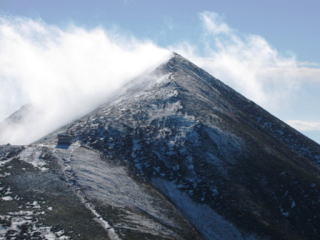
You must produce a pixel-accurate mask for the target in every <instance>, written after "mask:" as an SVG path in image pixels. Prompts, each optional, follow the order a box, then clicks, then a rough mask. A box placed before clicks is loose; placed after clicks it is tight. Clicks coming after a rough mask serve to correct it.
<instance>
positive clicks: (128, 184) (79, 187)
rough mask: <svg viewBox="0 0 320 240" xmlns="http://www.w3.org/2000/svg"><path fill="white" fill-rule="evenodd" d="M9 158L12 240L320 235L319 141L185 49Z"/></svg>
mask: <svg viewBox="0 0 320 240" xmlns="http://www.w3.org/2000/svg"><path fill="white" fill-rule="evenodd" d="M0 159H2V160H1V162H0V164H1V165H0V170H1V184H2V185H3V186H0V187H1V197H2V200H1V205H0V224H1V226H2V227H0V237H1V236H6V237H7V238H8V239H19V238H17V236H24V235H23V234H25V236H27V237H25V238H20V239H32V236H39V238H38V239H46V234H47V235H48V234H49V235H50V234H51V235H52V236H54V237H55V238H56V239H130V240H131V239H209V240H211V239H212V240H214V239H228V240H229V239H230V240H233V239H235V240H238V239H290V240H294V239H297V240H298V239H318V236H319V231H320V219H319V218H320V198H319V196H320V188H319V187H320V178H319V176H320V175H319V173H320V171H319V165H320V146H319V145H318V144H316V143H315V142H313V141H312V140H310V139H308V138H306V137H305V136H303V135H302V134H300V133H299V132H297V131H296V130H294V129H292V128H291V127H289V126H288V125H286V124H285V123H283V122H281V121H280V120H278V119H276V118H275V117H273V116H272V115H270V114H269V113H267V112H266V111H264V110H263V109H262V108H260V107H259V106H257V105H256V104H254V103H253V102H251V101H249V100H248V99H246V98H244V97H243V96H241V95H240V94H238V93H237V92H235V91H234V90H232V89H231V88H229V87H227V86H226V85H224V84H223V83H222V82H220V81H219V80H217V79H215V78H213V77H212V76H210V75H209V74H208V73H206V72H205V71H203V70H201V69H200V68H198V67H197V66H195V65H194V64H192V63H190V62H189V61H187V60H186V59H184V58H183V57H181V56H179V55H177V54H174V55H173V57H172V58H171V59H170V60H169V61H168V62H166V63H164V64H163V65H161V66H160V67H158V68H157V69H156V70H155V71H154V72H152V73H149V74H145V75H144V76H141V77H139V78H137V79H134V80H132V81H131V82H130V84H129V85H128V86H126V90H125V91H124V92H123V93H122V94H121V95H120V96H119V97H118V98H116V100H114V101H111V102H109V103H107V104H105V105H103V106H101V107H100V108H98V109H96V110H95V111H93V112H91V113H90V114H88V115H87V116H85V117H83V118H81V119H79V120H77V121H75V122H73V123H71V124H69V125H67V126H65V127H63V128H61V129H59V130H57V131H56V132H55V133H52V134H50V135H48V136H46V137H45V138H43V139H41V140H39V141H38V142H37V143H35V144H32V145H30V146H23V147H15V146H2V147H1V148H0ZM34 202H36V203H35V204H34ZM28 211H29V212H28ZM19 214H20V215H19ZM17 222H18V223H17ZM19 224H20V225H19ZM33 229H35V230H33ZM1 234H2V235H1ZM10 234H11V235H12V236H13V238H10V236H11V235H10ZM49 235H48V236H49Z"/></svg>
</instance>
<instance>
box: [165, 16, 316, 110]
mask: <svg viewBox="0 0 320 240" xmlns="http://www.w3.org/2000/svg"><path fill="white" fill-rule="evenodd" d="M200 19H201V21H202V23H203V26H204V35H203V36H202V37H203V43H204V47H203V48H200V49H199V47H196V46H194V45H193V44H191V43H188V42H183V43H180V44H177V45H175V46H172V47H171V49H173V50H175V51H178V52H180V53H181V54H182V55H184V56H185V57H187V58H189V59H191V60H192V61H194V62H195V63H196V64H198V65H199V66H200V67H202V68H204V69H205V70H207V71H208V72H210V73H211V74H212V75H213V76H215V77H217V78H219V79H221V80H222V81H224V82H225V83H227V84H228V85H229V86H231V87H233V88H234V89H236V90H237V91H239V92H241V93H242V94H244V95H245V96H246V97H248V98H250V99H252V100H254V101H255V102H257V103H258V104H260V105H262V106H263V107H264V108H266V109H267V110H269V111H271V112H272V113H278V112H280V111H281V109H282V108H284V107H290V103H291V102H292V101H291V100H292V99H293V98H296V93H298V91H299V89H300V88H301V87H302V85H303V83H305V82H313V83H318V84H320V68H315V66H318V64H317V63H305V62H299V61H298V60H297V59H296V58H295V57H294V56H285V55H283V54H281V53H280V52H279V51H277V50H276V49H275V48H273V47H272V46H271V45H270V44H269V43H268V42H267V41H266V40H265V39H264V38H263V37H261V36H258V35H253V34H242V33H239V32H238V31H237V30H235V29H233V28H231V27H230V26H229V25H228V24H227V23H225V22H224V21H223V19H222V18H221V16H219V15H218V14H217V13H214V12H203V13H201V14H200ZM200 53H202V54H200ZM288 99H290V100H288Z"/></svg>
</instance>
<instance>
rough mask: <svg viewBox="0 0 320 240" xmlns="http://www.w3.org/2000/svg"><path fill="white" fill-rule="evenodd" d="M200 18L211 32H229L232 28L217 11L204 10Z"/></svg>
mask: <svg viewBox="0 0 320 240" xmlns="http://www.w3.org/2000/svg"><path fill="white" fill-rule="evenodd" d="M200 18H201V20H202V22H203V24H204V27H205V28H206V30H207V31H208V32H209V33H211V34H222V33H225V34H229V33H230V32H232V29H231V28H230V27H229V25H228V24H226V23H225V22H224V20H223V18H222V17H221V15H219V14H217V13H215V12H207V11H206V12H202V13H200Z"/></svg>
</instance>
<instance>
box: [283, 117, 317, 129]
mask: <svg viewBox="0 0 320 240" xmlns="http://www.w3.org/2000/svg"><path fill="white" fill-rule="evenodd" d="M287 123H288V124H289V125H291V126H292V127H294V128H296V129H297V130H299V131H304V132H310V131H320V121H319V122H312V121H302V120H289V121H287Z"/></svg>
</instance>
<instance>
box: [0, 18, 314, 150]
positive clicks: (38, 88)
mask: <svg viewBox="0 0 320 240" xmlns="http://www.w3.org/2000/svg"><path fill="white" fill-rule="evenodd" d="M199 17H200V20H201V22H202V25H203V30H204V32H203V35H202V36H200V39H202V41H203V45H201V46H200V45H195V44H192V43H190V42H189V41H188V40H187V39H186V41H185V42H182V43H178V44H176V45H174V46H170V47H168V48H169V49H170V50H173V51H177V52H179V53H181V54H182V55H184V56H185V57H187V58H189V59H190V60H191V61H194V62H195V63H196V64H198V65H199V66H200V67H203V68H204V69H205V70H207V71H208V72H210V73H211V74H212V75H214V76H215V77H217V78H219V79H221V80H223V81H224V82H226V83H227V84H228V85H230V86H231V87H233V88H235V89H236V90H238V91H239V92H241V93H242V94H244V95H245V96H247V97H248V98H250V99H252V100H254V101H256V102H257V103H258V104H260V105H262V106H263V107H264V108H266V109H267V110H269V111H271V112H272V113H277V112H278V113H279V112H281V110H282V109H283V108H285V107H288V106H289V107H290V105H291V104H292V102H293V101H292V100H293V99H294V98H296V96H298V93H299V90H301V88H303V85H304V83H306V82H308V83H311V84H320V67H319V64H318V63H312V62H300V61H298V60H297V59H296V57H295V56H288V55H283V54H281V53H280V52H279V51H278V50H277V49H275V48H274V47H272V46H271V45H270V44H269V43H268V42H267V40H266V39H264V38H263V37H261V36H258V35H253V34H243V33H240V32H238V31H237V30H236V29H234V28H232V27H231V26H229V25H228V24H227V23H226V22H225V20H224V18H223V17H221V16H220V15H219V14H217V13H214V12H202V13H200V14H199ZM169 23H170V22H169ZM177 27H178V26H174V28H177ZM169 28H170V27H169ZM168 56H169V51H168V50H166V49H164V48H162V47H159V46H157V45H155V44H154V43H152V42H151V41H142V40H139V39H137V38H135V37H132V36H128V35H124V34H122V33H121V32H119V31H117V30H113V31H108V30H105V29H103V28H95V29H91V30H87V29H83V28H80V27H76V26H69V27H68V28H64V29H62V28H59V27H57V26H52V25H48V24H46V23H43V22H41V21H35V20H31V19H26V18H23V19H22V18H17V17H12V18H8V17H6V18H4V17H2V18H1V17H0V82H1V88H0V102H1V104H0V120H1V119H4V118H5V117H6V116H8V115H9V114H10V113H12V112H13V111H15V110H17V109H18V108H19V107H21V106H22V105H24V104H26V103H31V104H33V106H34V111H32V112H33V114H31V115H30V116H29V117H28V118H26V120H25V122H24V123H23V124H22V125H19V127H17V126H15V127H14V128H6V131H5V133H2V135H1V136H0V143H6V142H11V143H19V144H20V143H30V142H32V141H33V140H36V139H38V138H39V137H42V136H43V135H45V134H47V133H49V132H50V131H53V130H54V129H56V128H57V127H59V126H61V125H63V124H66V123H67V122H69V121H71V120H73V119H75V118H77V117H80V116H81V115H83V114H85V113H87V112H88V111H90V110H92V109H93V108H95V107H96V106H98V105H99V104H101V103H103V102H104V101H105V100H106V99H107V98H108V96H110V95H111V94H113V93H114V92H117V91H118V90H119V89H120V88H121V86H122V85H123V84H124V83H126V82H127V81H129V80H130V79H132V78H133V77H135V76H137V75H139V74H141V73H143V72H144V71H148V70H150V69H152V68H154V67H155V66H157V65H158V64H160V63H161V62H163V61H164V60H165V59H167V58H168ZM298 122H299V121H298ZM294 123H295V124H296V126H298V123H297V121H295V122H294ZM291 124H292V121H291ZM299 124H300V125H299V126H300V128H298V129H300V130H302V131H307V130H305V129H307V127H306V125H304V126H305V127H301V126H302V123H301V121H300V122H299ZM312 124H313V125H312ZM312 124H311V125H312V126H317V125H316V124H315V123H312ZM311 125H310V124H309V126H311Z"/></svg>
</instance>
